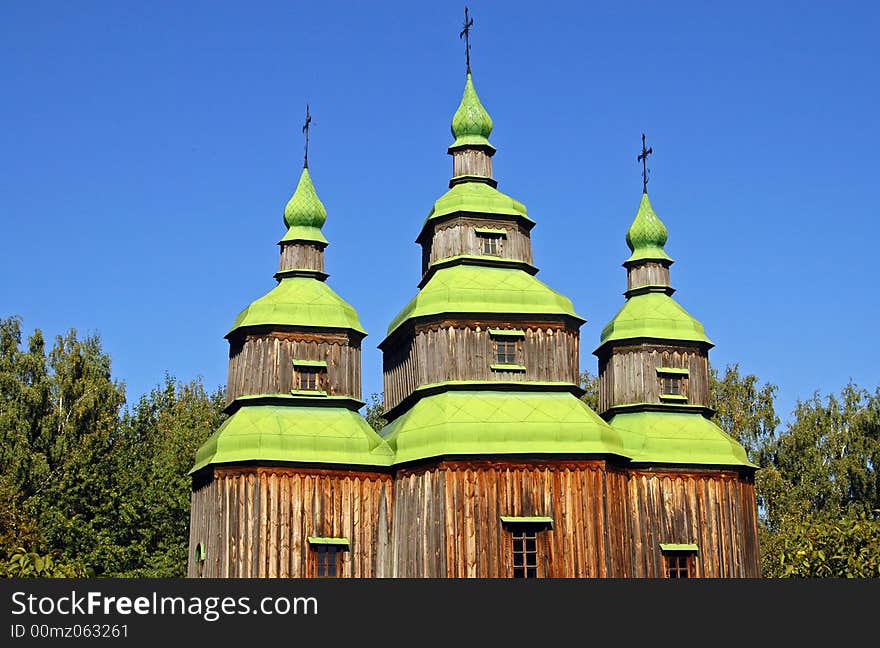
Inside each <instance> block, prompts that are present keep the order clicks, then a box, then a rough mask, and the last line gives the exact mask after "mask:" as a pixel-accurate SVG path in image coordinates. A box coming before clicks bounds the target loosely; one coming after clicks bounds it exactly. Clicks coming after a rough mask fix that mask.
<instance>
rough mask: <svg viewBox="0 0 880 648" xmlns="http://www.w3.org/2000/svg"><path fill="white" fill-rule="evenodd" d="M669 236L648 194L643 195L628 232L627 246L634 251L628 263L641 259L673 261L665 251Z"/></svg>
mask: <svg viewBox="0 0 880 648" xmlns="http://www.w3.org/2000/svg"><path fill="white" fill-rule="evenodd" d="M668 235H669V232H668V231H667V230H666V225H664V224H663V221H662V220H660V217H659V216H657V214H656V212H655V211H654V208H653V207H652V206H651V201H650V199H649V198H648V194H647V193H643V194H642V202H641V203H640V204H639V211H638V212H636V217H635V219H634V220H633V222H632V224H631V225H630V226H629V229H628V230H627V232H626V244H627V245H628V246H629V249H630V250H631V251H632V255H631V256H630V257H629V258H628V259H627V260H626V261H627V263H628V262H630V261H638V260H641V259H666V260H667V261H672V259H671V258H670V257H669V255H668V254H666V251H665V250H664V249H663V246H664V245H665V244H666V238H667V236H668Z"/></svg>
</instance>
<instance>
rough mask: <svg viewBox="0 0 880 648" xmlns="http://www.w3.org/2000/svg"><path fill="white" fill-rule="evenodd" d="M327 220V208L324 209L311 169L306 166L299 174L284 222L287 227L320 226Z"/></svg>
mask: <svg viewBox="0 0 880 648" xmlns="http://www.w3.org/2000/svg"><path fill="white" fill-rule="evenodd" d="M326 220H327V210H326V209H324V203H322V202H321V199H320V198H318V193H317V192H316V191H315V185H314V184H313V183H312V176H311V175H310V174H309V169H308V168H307V167H305V168H303V170H302V174H301V175H300V176H299V183H298V184H297V185H296V191H294V192H293V196H291V198H290V201H288V203H287V207H285V208H284V224H285V225H287V227H317V228H320V227H321V226H322V225H323V224H324V221H326Z"/></svg>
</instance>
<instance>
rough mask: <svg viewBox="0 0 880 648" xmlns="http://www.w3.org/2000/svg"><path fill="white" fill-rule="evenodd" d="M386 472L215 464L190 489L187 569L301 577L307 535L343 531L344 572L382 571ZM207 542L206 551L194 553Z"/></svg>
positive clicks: (387, 512) (211, 574)
mask: <svg viewBox="0 0 880 648" xmlns="http://www.w3.org/2000/svg"><path fill="white" fill-rule="evenodd" d="M390 530H391V477H390V476H389V475H387V474H382V473H371V472H356V471H345V470H339V471H331V470H317V469H302V468H289V467H288V468H217V469H215V474H214V479H213V480H212V481H211V482H210V483H209V484H207V485H204V486H202V487H201V488H198V489H197V490H195V491H194V492H193V494H192V513H191V522H190V552H189V554H190V555H189V559H188V566H187V574H188V575H189V576H200V577H205V578H264V577H268V578H274V577H279V578H287V577H290V578H304V577H308V576H311V573H310V572H309V555H308V554H309V544H308V540H307V538H308V536H325V537H326V536H329V537H345V538H348V540H349V543H350V545H349V550H348V551H344V552H342V556H343V562H342V576H343V577H354V578H371V577H379V576H383V575H385V574H386V573H387V571H388V568H389V565H388V563H387V557H388V545H389V539H390ZM200 542H202V543H204V544H205V547H206V552H205V553H206V557H205V560H204V561H203V562H200V561H197V560H196V559H195V547H196V546H197V545H198V543H200Z"/></svg>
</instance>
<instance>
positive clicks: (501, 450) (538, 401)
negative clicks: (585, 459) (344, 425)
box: [382, 391, 635, 463]
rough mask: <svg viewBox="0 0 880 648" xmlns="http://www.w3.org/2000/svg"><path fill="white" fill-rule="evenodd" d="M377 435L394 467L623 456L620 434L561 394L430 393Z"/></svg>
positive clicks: (500, 392)
mask: <svg viewBox="0 0 880 648" xmlns="http://www.w3.org/2000/svg"><path fill="white" fill-rule="evenodd" d="M382 436H383V437H384V438H385V439H386V440H387V441H388V444H389V446H390V447H391V448H392V449H393V450H394V452H395V463H402V462H407V461H413V460H416V459H424V458H428V457H437V456H446V455H498V454H544V453H556V454H560V453H564V454H616V455H623V454H624V453H623V440H622V439H621V436H620V433H619V432H617V431H615V430H613V429H612V428H611V427H610V426H609V425H608V424H607V423H605V421H603V420H602V419H601V418H599V416H598V415H597V414H596V413H595V412H594V411H593V410H591V409H590V408H589V407H587V405H586V404H585V403H584V402H583V401H581V400H580V399H578V398H577V397H576V396H574V395H572V394H570V393H566V392H517V391H448V392H443V393H440V394H434V395H432V396H427V397H425V398H422V399H420V400H419V401H418V402H417V403H416V404H415V405H413V406H412V407H411V408H410V409H409V410H407V411H406V412H405V413H404V414H402V415H401V416H399V417H398V418H396V419H394V421H392V422H391V423H389V424H388V425H387V426H385V428H384V429H383V430H382ZM634 443H635V442H630V444H634Z"/></svg>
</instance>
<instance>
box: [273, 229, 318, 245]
mask: <svg viewBox="0 0 880 648" xmlns="http://www.w3.org/2000/svg"><path fill="white" fill-rule="evenodd" d="M285 241H314V242H315V243H323V244H324V245H327V242H328V241H327V238H326V237H325V236H324V234H323V233H322V232H321V228H320V227H309V226H307V225H294V226H293V227H291V228H289V229H288V230H287V234H285V235H284V237H283V238H282V239H281V240H280V241H279V243H284V242H285Z"/></svg>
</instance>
